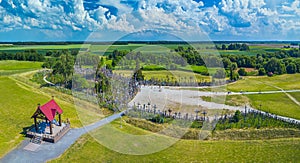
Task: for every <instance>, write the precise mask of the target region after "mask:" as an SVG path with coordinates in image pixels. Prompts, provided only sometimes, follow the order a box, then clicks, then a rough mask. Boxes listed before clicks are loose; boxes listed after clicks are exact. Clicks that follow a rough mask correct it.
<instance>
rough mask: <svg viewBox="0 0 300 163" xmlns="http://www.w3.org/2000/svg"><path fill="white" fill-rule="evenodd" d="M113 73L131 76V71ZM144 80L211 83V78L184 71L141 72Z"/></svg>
mask: <svg viewBox="0 0 300 163" xmlns="http://www.w3.org/2000/svg"><path fill="white" fill-rule="evenodd" d="M114 73H116V74H120V75H124V76H132V71H127V70H115V71H114ZM143 75H144V78H145V79H147V80H149V79H151V78H153V79H159V80H164V81H167V80H168V79H169V81H173V82H174V81H180V82H205V81H206V82H209V81H211V77H209V76H204V75H200V74H196V73H193V72H186V71H178V70H176V71H173V70H170V71H168V70H159V71H143Z"/></svg>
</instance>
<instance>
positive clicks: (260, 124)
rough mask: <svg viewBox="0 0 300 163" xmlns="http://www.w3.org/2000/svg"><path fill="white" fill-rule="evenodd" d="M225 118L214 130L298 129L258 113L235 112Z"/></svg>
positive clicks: (297, 126) (290, 124) (295, 126)
mask: <svg viewBox="0 0 300 163" xmlns="http://www.w3.org/2000/svg"><path fill="white" fill-rule="evenodd" d="M226 117H227V118H224V117H223V118H221V119H220V120H219V121H218V123H217V125H216V130H226V129H242V128H256V129H259V128H296V129H300V126H299V125H296V124H292V123H288V122H284V121H281V120H278V119H275V118H271V117H268V116H266V115H263V114H259V113H247V114H246V115H245V114H241V112H239V111H237V112H235V115H234V116H233V117H229V118H228V116H226Z"/></svg>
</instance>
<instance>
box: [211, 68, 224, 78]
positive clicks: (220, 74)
mask: <svg viewBox="0 0 300 163" xmlns="http://www.w3.org/2000/svg"><path fill="white" fill-rule="evenodd" d="M213 77H214V78H217V79H224V78H225V77H226V72H225V70H224V69H218V70H217V71H216V73H215V74H214V75H213Z"/></svg>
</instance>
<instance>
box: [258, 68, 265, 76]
mask: <svg viewBox="0 0 300 163" xmlns="http://www.w3.org/2000/svg"><path fill="white" fill-rule="evenodd" d="M258 75H259V76H264V75H266V70H265V69H264V68H259V70H258Z"/></svg>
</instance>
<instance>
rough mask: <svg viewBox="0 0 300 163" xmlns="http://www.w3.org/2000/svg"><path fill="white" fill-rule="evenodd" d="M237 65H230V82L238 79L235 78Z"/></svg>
mask: <svg viewBox="0 0 300 163" xmlns="http://www.w3.org/2000/svg"><path fill="white" fill-rule="evenodd" d="M237 67H238V66H237V64H236V63H235V62H234V63H231V64H230V65H229V70H230V80H234V79H236V78H234V72H235V70H236V69H237Z"/></svg>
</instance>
